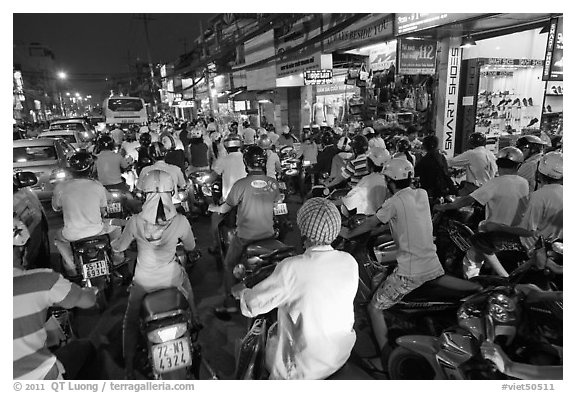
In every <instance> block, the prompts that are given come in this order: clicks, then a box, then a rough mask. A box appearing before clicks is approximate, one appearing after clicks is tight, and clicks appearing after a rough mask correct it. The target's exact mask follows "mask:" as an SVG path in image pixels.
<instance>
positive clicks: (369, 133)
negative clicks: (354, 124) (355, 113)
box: [362, 127, 376, 136]
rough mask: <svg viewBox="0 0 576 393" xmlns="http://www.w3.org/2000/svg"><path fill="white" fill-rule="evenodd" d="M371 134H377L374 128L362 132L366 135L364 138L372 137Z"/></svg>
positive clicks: (367, 128)
mask: <svg viewBox="0 0 576 393" xmlns="http://www.w3.org/2000/svg"><path fill="white" fill-rule="evenodd" d="M371 134H376V131H374V128H372V127H366V128H364V129H363V130H362V135H364V136H367V135H371Z"/></svg>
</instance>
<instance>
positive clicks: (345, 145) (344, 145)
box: [336, 136, 352, 151]
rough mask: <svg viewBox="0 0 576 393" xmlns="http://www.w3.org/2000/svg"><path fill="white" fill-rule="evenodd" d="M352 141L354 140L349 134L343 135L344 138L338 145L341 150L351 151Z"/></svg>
mask: <svg viewBox="0 0 576 393" xmlns="http://www.w3.org/2000/svg"><path fill="white" fill-rule="evenodd" d="M351 142H352V141H351V140H350V138H348V137H347V136H343V137H342V138H340V140H339V141H338V144H337V145H336V146H337V147H338V149H340V150H341V151H351V150H352V146H351Z"/></svg>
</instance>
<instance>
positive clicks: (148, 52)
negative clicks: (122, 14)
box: [135, 14, 158, 110]
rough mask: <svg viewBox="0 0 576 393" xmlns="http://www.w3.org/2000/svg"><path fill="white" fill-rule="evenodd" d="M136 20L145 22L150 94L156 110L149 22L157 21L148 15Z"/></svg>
mask: <svg viewBox="0 0 576 393" xmlns="http://www.w3.org/2000/svg"><path fill="white" fill-rule="evenodd" d="M135 19H140V20H142V21H143V22H144V33H145V35H146V56H147V57H148V67H149V68H150V94H151V95H152V100H153V101H154V109H155V110H156V107H157V105H158V104H157V102H156V95H155V94H154V66H153V65H152V55H151V54H150V35H149V34H148V21H153V20H155V19H153V18H150V17H149V16H148V15H146V14H142V16H141V17H135Z"/></svg>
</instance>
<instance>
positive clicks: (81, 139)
mask: <svg viewBox="0 0 576 393" xmlns="http://www.w3.org/2000/svg"><path fill="white" fill-rule="evenodd" d="M95 137H96V135H95V133H94V132H93V131H78V130H61V131H44V132H42V133H40V134H39V135H38V138H62V139H64V140H65V141H67V142H69V143H70V144H71V145H72V146H74V148H75V149H76V150H80V149H86V150H91V147H92V145H93V143H94V140H95Z"/></svg>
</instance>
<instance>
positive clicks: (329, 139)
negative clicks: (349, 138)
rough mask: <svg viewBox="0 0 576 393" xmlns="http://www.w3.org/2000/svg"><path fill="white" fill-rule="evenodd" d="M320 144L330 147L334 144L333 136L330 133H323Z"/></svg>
mask: <svg viewBox="0 0 576 393" xmlns="http://www.w3.org/2000/svg"><path fill="white" fill-rule="evenodd" d="M321 141H322V144H323V145H324V146H328V145H332V144H333V143H334V135H333V134H332V132H331V131H325V132H324V133H323V134H322V140H321Z"/></svg>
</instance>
